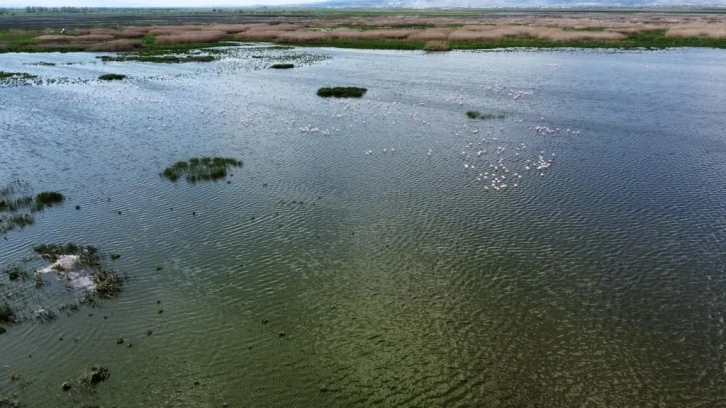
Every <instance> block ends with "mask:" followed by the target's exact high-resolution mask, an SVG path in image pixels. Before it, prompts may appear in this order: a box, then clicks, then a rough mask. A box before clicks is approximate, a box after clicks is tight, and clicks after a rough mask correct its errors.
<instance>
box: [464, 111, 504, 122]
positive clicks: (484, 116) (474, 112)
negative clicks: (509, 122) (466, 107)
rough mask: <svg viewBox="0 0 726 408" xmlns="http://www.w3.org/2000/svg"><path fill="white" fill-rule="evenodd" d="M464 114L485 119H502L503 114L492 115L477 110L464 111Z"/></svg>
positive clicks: (471, 117) (472, 117)
mask: <svg viewBox="0 0 726 408" xmlns="http://www.w3.org/2000/svg"><path fill="white" fill-rule="evenodd" d="M466 116H468V117H469V118H470V119H481V120H487V119H504V115H503V114H502V115H494V114H491V113H481V112H479V111H468V112H466Z"/></svg>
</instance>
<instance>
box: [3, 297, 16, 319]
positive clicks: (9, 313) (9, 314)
mask: <svg viewBox="0 0 726 408" xmlns="http://www.w3.org/2000/svg"><path fill="white" fill-rule="evenodd" d="M14 322H15V312H13V309H11V308H10V305H9V304H8V301H7V300H3V301H1V302H0V323H14Z"/></svg>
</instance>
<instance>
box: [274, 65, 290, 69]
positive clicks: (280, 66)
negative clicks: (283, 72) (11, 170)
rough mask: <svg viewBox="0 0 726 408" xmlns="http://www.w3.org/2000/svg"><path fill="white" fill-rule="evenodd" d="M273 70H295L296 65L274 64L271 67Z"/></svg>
mask: <svg viewBox="0 0 726 408" xmlns="http://www.w3.org/2000/svg"><path fill="white" fill-rule="evenodd" d="M270 68H272V69H290V68H295V64H272V65H271V66H270Z"/></svg>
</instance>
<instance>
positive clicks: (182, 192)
mask: <svg viewBox="0 0 726 408" xmlns="http://www.w3.org/2000/svg"><path fill="white" fill-rule="evenodd" d="M280 55H285V56H288V57H289V58H292V59H293V60H295V61H296V62H298V61H299V62H300V63H301V66H299V67H296V68H295V69H292V70H271V69H264V68H265V67H266V66H267V65H269V63H270V61H271V60H273V59H274V58H277V57H279V56H280ZM253 56H258V57H259V56H264V58H252V57H253ZM38 62H46V63H55V64H56V65H55V66H48V65H44V66H40V65H29V64H35V63H38ZM67 63H71V64H70V65H64V64H67ZM0 71H22V72H30V73H33V74H37V75H39V76H40V78H42V80H43V81H45V83H43V84H41V85H29V86H13V87H5V88H2V90H1V92H0V169H2V170H1V171H0V185H6V184H8V183H10V182H12V181H13V180H23V181H27V182H28V183H29V184H30V186H31V187H32V189H33V190H34V191H43V190H58V191H60V192H62V193H63V194H64V195H65V196H66V197H68V200H67V202H66V203H65V204H64V205H62V206H59V207H57V208H52V209H48V210H47V211H45V212H43V213H38V214H37V215H36V217H35V224H34V225H32V226H28V227H26V228H24V229H22V230H18V231H11V232H9V233H7V234H6V235H5V237H4V238H6V239H0V267H4V266H7V265H10V264H12V263H22V260H23V259H24V258H28V257H32V256H33V251H32V248H33V246H34V245H38V244H43V243H65V242H69V241H73V242H76V243H79V244H87V245H96V246H98V247H99V248H100V249H101V250H102V251H107V252H112V253H117V254H119V255H121V257H120V259H118V260H116V261H112V262H111V263H110V264H111V265H112V267H113V269H114V270H116V271H118V273H119V274H121V275H122V276H124V278H125V284H124V289H123V292H122V293H121V294H120V296H118V297H117V298H115V299H112V300H107V301H103V302H100V303H99V304H98V305H96V306H95V307H88V306H84V307H82V308H80V310H78V311H74V312H66V311H61V310H60V309H61V307H62V305H64V304H67V303H68V302H71V301H73V300H74V299H77V298H78V297H79V296H80V294H79V292H78V291H77V290H73V289H67V288H66V287H65V286H64V285H63V282H60V281H59V282H56V284H53V282H50V284H48V285H46V286H44V287H43V288H41V289H35V288H33V285H32V279H30V280H29V281H27V282H10V281H9V280H8V278H7V276H0V291H2V292H1V293H2V295H3V297H4V298H5V299H6V300H7V301H8V303H9V304H10V305H11V306H12V307H13V308H14V309H15V311H16V313H17V314H18V316H20V317H21V318H22V320H23V321H22V323H21V324H18V325H11V326H8V327H7V332H6V333H5V334H2V335H0V350H2V351H1V352H0V398H1V397H2V396H5V397H6V398H11V399H18V400H19V401H20V402H21V403H23V404H25V405H23V406H28V407H49V406H54V407H78V406H80V405H82V404H98V405H102V406H117V407H152V406H153V407H179V406H190V407H191V406H194V407H221V406H225V405H223V404H228V406H229V407H324V406H325V407H369V406H382V407H483V406H486V407H515V406H516V407H523V406H531V407H534V406H551V407H554V406H560V407H564V406H587V407H634V406H638V407H648V406H653V407H656V406H657V407H663V406H674V407H684V406H726V394H725V393H724V392H723V390H724V387H725V386H726V350H724V346H725V345H726V337H724V329H725V328H726V323H725V321H724V320H725V319H726V278H725V277H724V273H726V251H724V248H725V246H724V242H725V241H726V216H725V214H726V212H725V211H724V210H725V209H726V201H724V197H726V183H725V182H726V137H725V136H724V128H726V115H724V112H726V53H725V52H724V51H719V50H709V49H681V50H663V51H628V52H616V51H607V50H600V51H586V50H559V51H557V50H556V51H538V50H518V51H495V52H449V53H435V54H425V53H423V52H401V51H362V50H335V49H305V48H300V49H295V50H276V49H269V50H266V49H264V48H260V47H257V46H256V47H252V48H244V47H243V48H239V49H234V50H232V51H230V53H229V54H227V55H225V56H224V57H223V59H222V60H221V61H218V62H212V63H206V64H205V63H188V64H149V63H138V62H108V63H102V62H100V61H99V60H98V59H96V58H95V57H94V55H93V54H83V53H69V54H4V55H0ZM105 73H118V74H125V75H128V78H127V79H126V80H124V81H113V82H102V81H96V78H97V77H98V76H99V75H101V74H105ZM51 82H52V83H51ZM323 86H360V87H366V88H368V92H367V93H366V94H365V96H364V97H363V98H361V99H325V98H320V97H318V96H316V91H317V89H318V88H320V87H323ZM470 110H474V111H480V112H481V113H482V114H493V115H504V117H503V118H494V119H488V120H481V119H470V118H468V117H467V115H466V114H465V113H466V112H467V111H470ZM198 156H225V157H235V158H238V159H241V160H242V161H243V162H244V166H243V167H242V168H233V169H230V175H229V176H228V177H227V178H226V179H225V180H223V181H218V182H208V183H195V184H192V183H187V182H185V181H183V180H179V181H177V182H174V183H172V182H170V181H169V180H166V179H164V178H162V177H161V176H160V175H159V174H160V173H161V172H162V171H163V169H164V168H165V167H166V166H168V165H170V164H172V163H174V162H175V161H177V160H187V159H189V158H191V157H198ZM77 205H78V206H80V209H79V210H77V209H76V206H77ZM26 261H27V262H24V263H22V264H23V265H24V266H26V267H27V268H30V269H38V268H43V267H45V266H47V263H44V262H43V261H42V260H40V259H36V258H33V259H30V260H28V259H26ZM46 279H47V280H52V277H48V278H46ZM39 308H46V309H50V310H54V311H56V314H57V316H58V317H57V319H55V321H53V322H49V323H42V322H38V321H36V320H34V319H33V317H32V313H33V311H35V310H38V309H39ZM149 330H150V331H152V333H151V334H150V335H148V334H149V333H148V331H149ZM119 338H123V340H124V343H123V344H117V342H118V341H117V340H118V339H119ZM129 344H131V345H132V347H129ZM99 364H100V365H103V366H105V367H108V369H109V371H110V374H111V375H110V378H109V379H108V380H107V381H105V382H103V383H101V384H99V385H98V386H97V387H95V392H92V391H90V390H87V389H84V388H83V387H81V386H80V385H79V384H78V383H77V378H78V376H79V375H80V374H81V373H83V372H84V370H88V369H89V368H90V367H91V366H93V365H99ZM13 373H16V374H17V375H18V376H19V380H15V381H11V380H10V377H11V375H12V374H13ZM65 381H68V382H70V383H71V384H72V388H71V390H70V391H68V392H66V391H63V390H62V388H61V384H62V383H63V382H65Z"/></svg>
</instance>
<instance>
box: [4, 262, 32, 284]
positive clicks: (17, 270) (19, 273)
mask: <svg viewBox="0 0 726 408" xmlns="http://www.w3.org/2000/svg"><path fill="white" fill-rule="evenodd" d="M3 273H4V274H6V275H7V276H8V279H10V280H11V281H16V280H18V279H23V280H25V279H28V277H29V275H28V271H26V270H25V269H23V268H21V267H19V266H18V265H10V266H8V267H7V268H5V269H4V270H3Z"/></svg>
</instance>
